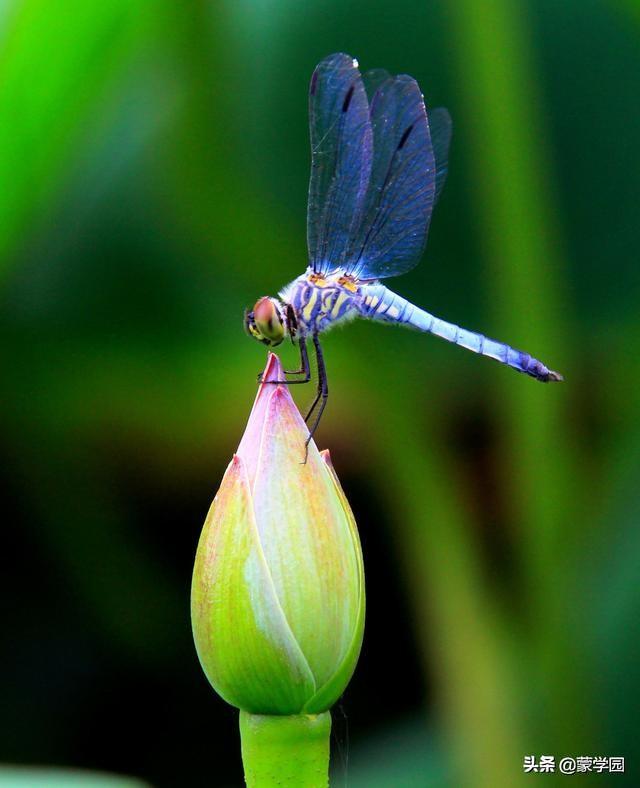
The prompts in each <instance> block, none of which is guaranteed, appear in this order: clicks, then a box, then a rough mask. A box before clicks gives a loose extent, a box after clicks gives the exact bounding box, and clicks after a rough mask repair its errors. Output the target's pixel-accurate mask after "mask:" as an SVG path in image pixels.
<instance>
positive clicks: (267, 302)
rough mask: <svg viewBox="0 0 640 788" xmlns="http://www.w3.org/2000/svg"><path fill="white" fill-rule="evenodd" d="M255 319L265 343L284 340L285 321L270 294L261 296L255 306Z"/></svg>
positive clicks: (276, 342) (272, 343)
mask: <svg viewBox="0 0 640 788" xmlns="http://www.w3.org/2000/svg"><path fill="white" fill-rule="evenodd" d="M253 320H254V325H255V328H256V330H257V333H259V334H260V338H261V339H262V341H263V342H265V344H269V345H279V344H280V343H281V342H282V340H283V339H284V336H285V328H284V322H283V320H282V317H281V316H280V310H279V309H278V307H277V306H276V304H275V303H274V299H272V298H269V297H268V296H265V297H264V298H261V299H260V300H259V301H258V302H257V303H256V305H255V306H254V308H253ZM249 330H250V331H251V329H249ZM251 333H253V332H251Z"/></svg>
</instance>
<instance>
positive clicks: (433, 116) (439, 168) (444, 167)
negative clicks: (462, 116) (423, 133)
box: [429, 107, 451, 204]
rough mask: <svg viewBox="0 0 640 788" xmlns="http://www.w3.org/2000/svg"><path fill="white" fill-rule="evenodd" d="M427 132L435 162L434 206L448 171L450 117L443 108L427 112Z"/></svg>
mask: <svg viewBox="0 0 640 788" xmlns="http://www.w3.org/2000/svg"><path fill="white" fill-rule="evenodd" d="M429 131H430V132H431V144H432V145H433V155H434V157H435V160H436V193H435V196H434V200H433V201H434V204H435V203H437V202H438V198H439V197H440V193H441V192H442V187H443V186H444V182H445V180H446V178H447V172H448V170H449V144H450V143H451V115H449V110H447V109H445V108H444V107H436V109H432V110H430V111H429Z"/></svg>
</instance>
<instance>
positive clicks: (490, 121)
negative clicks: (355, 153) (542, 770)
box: [0, 0, 640, 788]
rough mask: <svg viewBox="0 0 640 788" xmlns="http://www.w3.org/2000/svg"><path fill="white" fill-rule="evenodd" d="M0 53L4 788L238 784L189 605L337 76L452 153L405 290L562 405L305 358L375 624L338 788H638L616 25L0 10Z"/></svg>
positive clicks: (521, 391)
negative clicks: (322, 99) (428, 123)
mask: <svg viewBox="0 0 640 788" xmlns="http://www.w3.org/2000/svg"><path fill="white" fill-rule="evenodd" d="M0 42H1V43H0V343H1V352H2V376H1V379H0V402H1V407H0V453H1V456H2V512H3V529H2V533H3V540H2V541H3V543H2V556H3V571H2V575H1V577H0V583H1V585H2V587H1V593H0V597H1V599H2V601H3V606H2V609H3V623H2V639H3V646H2V650H1V654H0V666H1V669H0V715H1V721H2V725H1V735H0V761H2V762H4V763H6V764H12V765H14V766H15V765H18V764H22V765H27V766H39V767H45V766H46V767H50V766H58V767H73V768H81V769H88V770H98V771H103V772H112V773H116V774H125V775H131V776H132V777H133V778H137V779H139V780H142V781H144V782H146V783H150V784H152V785H157V786H187V787H189V786H205V785H207V786H208V785H216V786H237V785H240V784H242V767H241V761H240V756H239V741H238V735H237V728H236V712H235V711H234V710H233V709H231V708H229V707H227V706H226V705H225V704H224V703H223V702H222V701H221V700H220V699H219V698H217V697H216V696H215V695H214V693H213V691H212V690H211V689H210V687H209V686H208V684H207V682H206V680H205V678H204V676H203V674H202V672H201V670H200V668H199V665H198V662H197V659H196V656H195V652H194V648H193V644H192V640H191V632H190V622H189V586H190V575H191V568H192V562H193V557H194V552H195V547H196V544H197V540H198V536H199V533H200V529H201V525H202V522H203V520H204V516H205V514H206V511H207V509H208V506H209V503H210V501H211V499H212V497H213V495H214V493H215V491H216V489H217V486H218V484H219V482H220V479H221V477H222V474H223V472H224V469H225V467H226V464H227V463H228V461H229V459H230V457H231V454H232V452H233V451H234V449H235V447H236V446H237V443H238V440H239V438H240V435H241V433H242V430H243V428H244V424H245V420H246V417H247V414H248V411H249V408H250V405H251V403H252V400H253V397H254V394H255V388H256V386H255V380H256V373H257V372H258V371H259V370H260V369H261V368H262V366H263V364H264V349H263V348H262V347H261V346H259V345H258V344H257V343H255V342H252V341H250V340H249V339H248V338H247V337H246V336H245V335H244V332H243V330H242V313H243V310H244V309H245V307H247V306H250V305H251V304H252V303H253V302H254V301H255V300H256V298H257V297H258V296H261V295H264V294H267V293H269V294H275V292H277V290H278V289H279V288H280V287H281V286H282V285H283V284H284V283H286V282H288V281H289V280H291V279H292V278H294V277H295V276H296V275H297V274H298V273H299V272H300V271H301V270H302V269H303V268H304V267H305V265H306V246H305V213H306V188H307V178H308V168H309V151H308V134H307V97H306V96H307V85H308V80H309V77H310V74H311V71H312V69H313V67H314V65H315V64H316V63H317V62H318V61H319V60H320V59H321V58H322V57H324V56H325V55H327V54H329V53H330V52H334V51H345V52H348V53H350V54H352V55H354V56H357V57H358V59H359V61H360V64H361V66H362V67H363V69H367V68H371V67H386V68H387V69H389V70H390V71H392V72H406V73H410V74H412V75H413V76H415V77H416V78H417V79H418V80H419V82H420V85H421V86H422V88H423V91H424V93H425V96H426V100H427V103H428V105H442V104H444V105H446V106H448V107H449V109H450V111H451V114H452V116H453V119H454V138H453V143H452V150H451V157H450V175H449V179H448V183H447V186H446V188H445V190H444V193H443V196H442V199H441V201H440V203H439V205H438V207H437V209H436V211H435V214H434V219H433V222H432V230H431V235H430V240H429V245H428V249H427V251H426V253H425V256H424V261H423V263H422V264H421V265H420V266H419V267H418V268H416V269H415V270H414V271H412V272H411V273H410V274H408V275H406V276H405V277H403V278H402V279H401V280H397V281H396V282H394V283H393V285H394V286H395V288H396V289H397V290H398V291H399V292H400V293H402V294H403V295H405V296H407V297H409V298H411V299H412V300H414V301H415V302H417V303H418V304H421V305H424V306H425V307H426V308H428V309H429V310H431V311H433V312H434V313H436V314H437V315H440V316H442V317H444V318H447V319H449V320H453V321H456V322H459V323H460V324H462V325H464V326H466V327H468V328H471V329H475V330H481V331H483V332H484V333H487V334H488V335H490V336H495V337H498V338H501V339H504V340H506V341H509V342H511V343H512V344H514V345H515V346H516V347H522V348H523V349H525V350H527V351H529V352H531V353H532V354H534V355H536V356H538V357H539V358H541V359H542V360H543V361H545V362H546V363H547V364H549V365H550V366H552V367H553V368H555V369H558V370H560V371H562V372H563V373H564V374H565V376H566V383H565V384H564V385H562V386H548V387H545V386H540V385H538V384H537V383H535V382H534V381H532V380H530V379H528V378H526V377H524V376H520V375H516V374H514V373H513V372H512V371H510V370H508V369H504V368H501V367H499V366H498V365H495V364H493V363H492V362H490V361H488V360H486V359H480V358H478V357H476V356H473V355H472V354H470V353H466V352H464V351H462V350H460V349H458V348H455V347H452V346H450V345H447V344H445V343H442V342H440V341H438V340H436V339H434V338H432V337H425V336H421V335H418V334H414V333H411V332H408V331H402V330H399V329H397V330H394V329H392V328H390V327H385V326H381V325H371V324H365V323H363V324H358V325H355V324H354V325H351V326H350V327H349V328H348V329H346V330H344V331H336V332H334V333H332V334H330V335H329V336H328V338H327V339H326V342H325V353H326V358H327V364H328V371H329V375H330V383H331V394H332V396H331V399H330V402H329V407H328V409H327V411H326V415H325V418H324V420H323V422H322V425H321V427H320V430H319V433H318V436H317V438H318V443H319V445H320V446H321V447H330V448H331V453H332V457H333V461H334V464H335V466H336V469H337V472H338V474H339V476H340V478H341V480H342V483H343V485H344V487H345V489H346V491H347V494H348V496H349V498H350V500H351V502H352V505H353V508H354V510H355V512H356V516H357V519H358V523H359V527H360V532H361V538H362V542H363V548H364V553H365V560H366V569H367V589H368V619H367V629H366V634H365V644H364V649H363V653H362V657H361V660H360V664H359V668H358V670H357V673H356V675H355V677H354V679H353V681H352V683H351V685H350V687H349V689H348V691H347V693H346V695H345V696H344V698H343V700H342V702H341V704H340V705H339V707H337V708H336V710H335V712H334V720H335V724H334V734H333V761H334V771H335V775H334V784H335V785H349V786H354V787H356V788H359V787H360V786H362V787H364V786H367V788H376V787H377V786H393V787H394V788H395V787H398V786H399V787H400V788H403V787H404V786H418V787H419V786H452V787H453V786H456V787H457V786H472V787H475V786H491V787H492V788H495V786H499V787H500V788H501V787H502V786H516V785H519V784H520V782H521V781H522V782H527V784H532V783H533V782H536V781H542V780H545V781H546V782H547V784H549V783H553V782H554V777H553V776H552V775H547V776H545V777H543V776H542V775H537V776H536V775H527V776H526V777H525V776H523V774H522V765H523V758H524V756H525V755H536V756H539V755H541V754H549V755H554V756H555V757H556V758H557V759H559V758H560V757H561V756H564V755H574V756H576V755H586V756H603V755H610V756H624V757H626V759H627V761H626V773H625V774H624V775H622V774H618V775H612V776H607V775H604V776H598V777H595V776H594V777H593V778H589V777H588V776H584V775H583V776H579V777H578V776H576V777H574V778H573V779H574V780H575V781H580V783H581V784H583V782H586V783H588V784H591V783H593V784H596V783H597V784H599V785H605V784H615V785H638V784H639V780H640V770H639V766H638V757H639V754H640V753H639V748H638V743H637V722H638V707H639V704H640V667H639V658H640V629H639V628H638V620H639V614H640V600H639V587H640V584H639V566H640V529H639V528H638V516H639V514H640V501H639V498H638V489H639V486H640V479H639V473H638V467H639V464H638V463H639V461H640V419H639V418H638V415H639V414H638V410H639V406H640V395H639V393H638V392H639V386H640V353H639V352H638V349H639V346H638V343H639V341H640V325H639V321H638V307H639V303H640V301H639V295H640V293H639V284H640V283H639V279H638V206H639V203H640V111H639V107H640V103H639V102H638V96H639V95H640V13H639V12H638V5H637V4H636V3H635V2H634V0H628V1H627V2H625V0H619V1H618V2H615V1H613V0H612V1H610V2H605V0H563V2H557V0H528V2H526V1H525V0H489V1H488V2H487V0H433V1H432V2H418V0H393V2H389V1H388V0H385V1H384V2H372V1H370V2H364V0H359V1H356V0H340V1H338V0H330V1H327V0H324V1H323V2H320V0H317V1H314V2H305V3H298V2H295V1H294V0H279V1H276V0H253V1H252V0H235V1H234V2H232V1H231V0H229V1H228V2H207V3H204V2H177V0H176V1H175V2H166V1H165V0H155V1H153V2H152V0H100V2H83V1H77V2H76V1H75V0H66V2H65V1H63V0H60V1H57V0H48V1H47V0H22V2H20V1H18V0H13V1H11V0H8V1H7V0H5V2H3V3H2V4H0ZM282 357H283V359H284V361H285V364H288V365H291V364H293V363H295V361H294V359H295V351H294V349H292V348H290V347H289V348H283V349H282ZM295 396H296V398H297V399H298V401H299V403H300V405H301V407H302V406H303V405H305V404H307V403H308V402H309V400H310V398H311V397H312V392H311V391H308V392H307V391H304V392H302V391H296V392H295ZM3 774H4V775H5V778H6V779H7V780H10V779H13V777H9V776H7V775H9V772H8V771H5V772H3ZM11 774H12V775H13V776H14V777H15V772H12V773H11ZM23 778H24V779H25V780H26V782H27V783H28V784H34V783H33V778H32V777H29V776H28V775H23ZM16 779H18V778H16ZM78 779H79V784H88V781H89V777H88V775H85V776H84V777H82V776H80V777H79V778H78ZM564 779H565V780H566V779H569V778H564ZM60 781H61V784H66V785H69V784H71V778H70V777H65V776H64V775H62V776H60Z"/></svg>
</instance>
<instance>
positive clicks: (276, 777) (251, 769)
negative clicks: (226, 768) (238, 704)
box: [240, 711, 331, 788]
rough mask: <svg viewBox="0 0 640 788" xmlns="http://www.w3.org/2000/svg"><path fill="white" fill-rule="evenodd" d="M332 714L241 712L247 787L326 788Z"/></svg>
mask: <svg viewBox="0 0 640 788" xmlns="http://www.w3.org/2000/svg"><path fill="white" fill-rule="evenodd" d="M330 733H331V714H330V712H328V711H325V712H324V713H322V714H296V715H292V716H270V715H266V714H249V713H248V712H246V711H241V712H240V737H241V740H242V763H243V765H244V774H245V780H246V783H247V788H271V786H278V787H279V788H327V786H328V785H329V735H330Z"/></svg>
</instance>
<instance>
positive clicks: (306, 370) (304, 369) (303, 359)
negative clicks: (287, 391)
mask: <svg viewBox="0 0 640 788" xmlns="http://www.w3.org/2000/svg"><path fill="white" fill-rule="evenodd" d="M298 344H299V346H300V369H295V370H292V371H291V372H289V371H288V370H286V369H284V370H282V371H283V372H284V374H285V375H304V378H302V380H286V379H285V380H265V383H282V384H284V385H287V386H289V385H292V384H294V383H308V382H309V381H310V380H311V364H309V353H308V352H307V343H306V340H305V338H304V337H300V339H299V340H298ZM262 375H263V373H262V372H261V373H260V374H259V375H258V383H262Z"/></svg>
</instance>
